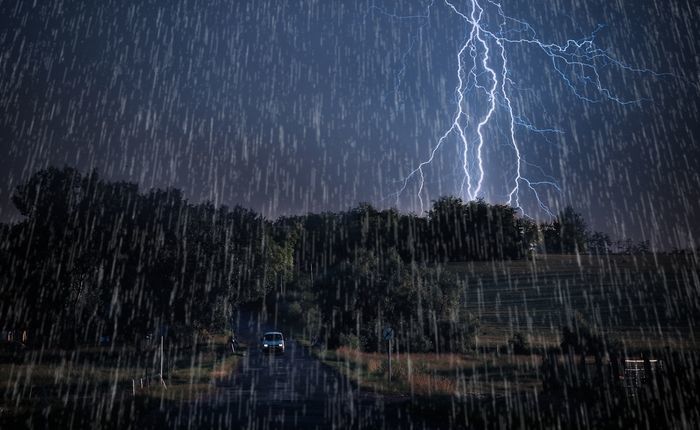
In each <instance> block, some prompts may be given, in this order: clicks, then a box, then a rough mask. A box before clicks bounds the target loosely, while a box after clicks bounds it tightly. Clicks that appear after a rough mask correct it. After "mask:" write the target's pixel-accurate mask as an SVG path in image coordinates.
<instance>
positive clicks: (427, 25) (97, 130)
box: [0, 0, 700, 248]
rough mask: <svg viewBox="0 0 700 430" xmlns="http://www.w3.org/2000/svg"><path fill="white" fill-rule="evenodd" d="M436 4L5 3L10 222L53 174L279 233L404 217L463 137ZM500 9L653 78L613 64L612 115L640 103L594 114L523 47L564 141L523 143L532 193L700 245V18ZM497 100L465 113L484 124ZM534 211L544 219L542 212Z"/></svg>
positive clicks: (533, 107) (668, 242)
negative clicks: (383, 210) (255, 216)
mask: <svg viewBox="0 0 700 430" xmlns="http://www.w3.org/2000/svg"><path fill="white" fill-rule="evenodd" d="M469 3H470V2H469V1H461V2H459V1H454V2H453V4H454V5H455V6H457V7H459V8H461V10H464V11H467V10H468V9H469ZM482 3H487V2H486V1H485V0H482ZM429 4H430V1H420V0H407V1H401V2H398V1H397V2H388V1H387V2H381V1H377V2H372V1H338V0H327V1H326V0H321V1H299V2H293V1H272V0H255V1H248V0H236V1H176V0H169V1H145V0H139V1H129V0H118V1H114V0H101V1H95V2H73V1H59V0H46V1H37V2H31V1H16V0H13V1H8V0H4V1H3V0H0V73H2V80H1V81H0V110H1V112H2V114H1V116H0V220H2V221H16V220H19V219H20V217H19V215H18V213H17V212H16V211H15V210H14V208H13V206H12V203H11V201H10V196H11V194H12V190H13V189H14V187H16V186H17V185H18V184H19V183H21V182H22V181H23V180H25V179H27V178H28V177H29V176H30V175H31V174H32V173H34V172H36V171H37V170H38V169H41V168H43V167H46V166H49V165H55V166H63V165H68V166H75V167H77V168H79V169H81V170H83V171H87V170H89V169H92V168H95V169H97V171H98V172H99V173H100V174H101V175H102V176H103V177H106V178H108V179H113V180H129V181H134V182H138V183H139V184H140V186H141V188H142V189H144V190H145V189H148V188H151V187H166V186H173V187H177V188H181V189H182V190H183V191H184V193H185V196H186V197H187V198H188V199H190V200H191V201H194V202H199V201H204V200H211V201H213V202H215V203H216V204H225V205H229V206H233V205H237V204H238V205H242V206H245V207H250V208H253V209H255V210H257V211H261V212H262V213H264V214H265V215H266V216H268V217H276V216H279V215H284V214H298V213H305V212H308V211H321V210H334V211H335V210H342V209H347V208H349V207H351V206H354V205H356V204H357V203H358V202H364V201H366V202H370V203H372V204H374V205H376V206H378V207H390V206H394V205H396V204H397V199H396V197H395V196H394V195H393V193H396V192H397V191H398V190H399V189H401V187H402V184H403V182H402V180H403V179H404V178H405V177H406V176H407V175H408V174H409V173H410V172H411V171H412V170H413V169H414V168H415V167H417V166H418V164H419V163H421V162H422V161H424V160H426V159H427V157H428V156H429V154H430V151H431V149H432V148H434V146H435V144H436V142H437V140H438V139H439V137H440V136H441V135H442V134H443V133H444V132H445V131H446V130H447V129H449V128H450V124H451V122H452V121H453V116H454V112H455V106H456V99H455V87H456V86H457V68H458V65H457V52H458V51H459V49H460V47H461V46H462V44H463V43H464V41H465V38H466V37H468V34H469V29H468V28H467V26H466V25H465V22H464V21H463V20H462V19H461V18H460V17H459V16H458V15H456V14H455V13H453V11H451V10H450V8H449V7H448V6H447V5H446V4H445V3H444V2H443V1H442V0H436V1H435V2H434V5H433V6H432V7H431V8H430V9H428V5H429ZM501 4H502V6H503V10H504V11H505V13H507V14H508V15H509V16H511V17H514V18H518V19H519V20H522V22H527V23H529V24H530V25H531V26H532V28H534V29H536V31H537V37H539V39H540V40H542V41H544V42H547V43H549V42H554V43H559V44H562V43H565V42H566V40H568V39H581V38H584V37H586V36H587V35H590V34H591V33H592V32H593V31H595V30H596V28H597V27H598V26H599V25H603V26H604V27H603V28H602V29H600V30H599V31H598V33H597V34H596V39H595V41H596V46H597V47H598V48H600V49H604V50H607V51H606V52H608V53H609V54H610V56H611V57H613V58H616V59H618V60H620V61H622V62H624V63H625V64H628V65H630V66H632V67H634V68H636V69H645V70H648V71H635V70H621V69H620V68H616V67H612V66H610V65H609V64H608V65H605V64H600V67H601V68H600V76H601V80H602V81H603V82H604V83H605V85H606V87H607V88H609V89H610V90H611V91H612V92H613V93H614V94H615V95H616V97H619V99H620V100H623V101H634V100H640V101H639V102H638V103H618V102H615V101H612V100H609V99H605V98H603V99H602V100H596V101H594V102H587V101H585V100H581V99H580V98H579V97H577V96H576V94H574V93H573V92H572V91H571V89H570V88H569V87H567V86H566V85H565V82H564V81H563V80H562V79H561V77H560V76H559V75H557V73H556V72H555V69H554V68H553V64H552V61H551V59H549V58H547V57H546V56H545V55H544V54H543V53H542V52H541V51H539V50H537V49H536V48H535V47H533V46H531V45H527V44H525V45H523V44H513V45H512V46H508V47H507V49H508V56H509V57H508V63H509V71H510V78H511V79H512V81H513V83H512V91H511V95H512V100H513V104H514V107H515V109H516V111H517V112H518V115H520V117H521V118H527V120H528V121H530V123H531V124H533V125H536V126H537V127H539V128H543V129H544V128H546V129H557V130H559V132H556V133H555V132H546V133H534V132H529V131H528V130H527V129H525V128H523V127H519V128H518V129H517V131H516V137H517V139H518V141H519V143H520V145H521V148H522V151H523V157H524V158H525V159H526V162H527V164H524V166H527V167H526V169H525V170H526V173H527V175H528V177H530V178H532V180H533V181H538V182H542V181H546V182H555V183H556V184H557V185H558V186H559V188H560V189H561V192H557V191H556V189H555V187H552V186H542V187H540V188H538V190H540V196H541V198H542V200H543V203H544V204H545V205H546V206H547V207H549V208H551V210H552V211H554V212H556V211H557V210H558V208H560V207H561V206H562V205H566V204H571V205H573V206H574V207H575V208H577V209H578V210H579V211H580V212H582V213H583V214H584V216H585V217H586V219H587V220H588V221H589V223H590V224H591V226H592V228H594V229H597V230H602V231H606V232H608V233H610V234H611V235H612V236H613V237H615V238H623V237H624V238H626V237H630V238H632V239H635V240H641V239H649V240H651V241H652V243H653V244H654V245H655V246H656V247H659V248H669V247H672V246H688V245H692V244H697V240H699V239H700V221H699V220H698V217H699V216H700V192H699V191H698V187H700V144H699V143H698V139H699V138H700V125H699V124H700V113H699V109H698V107H699V104H700V103H699V101H698V100H699V94H700V93H699V92H698V81H700V56H699V53H698V42H697V41H698V40H700V5H698V3H697V2H695V1H693V0H670V1H663V2H661V1H652V0H620V1H617V2H611V1H609V0H588V1H580V0H579V1H576V0H560V1H541V2H533V1H526V0H504V1H503V2H502V3H501ZM489 11H490V16H489V17H488V19H489V20H490V21H489V25H490V26H491V27H490V28H496V27H497V25H498V17H497V16H495V15H494V13H493V12H494V11H495V9H494V8H491V9H489ZM422 16H427V17H425V18H422ZM485 19H486V18H485ZM485 102H486V101H485V99H484V98H482V97H478V96H474V97H472V98H470V99H469V100H468V103H467V106H468V109H469V112H470V114H473V115H475V116H476V117H478V116H479V115H482V114H483V112H484V110H483V108H484V106H485V105H484V103H485ZM508 127H509V125H508V122H507V118H506V117H505V115H504V113H503V109H499V111H498V112H497V113H496V114H495V115H494V118H493V121H492V122H491V123H490V125H489V127H488V130H487V131H486V132H485V140H486V141H488V142H489V146H488V149H487V151H486V152H485V158H486V160H487V163H486V168H485V170H486V172H485V178H486V179H485V182H484V192H483V194H482V196H483V197H484V198H486V200H488V201H491V202H494V203H495V202H504V201H505V200H506V199H507V191H505V188H504V185H505V184H506V183H507V181H508V177H509V175H510V174H512V168H513V166H512V163H511V164H509V161H508V156H507V154H508V153H509V152H508V151H509V148H508V147H507V144H506V143H507V139H506V137H507V136H505V134H506V133H507V132H508ZM459 151H460V149H459V146H458V144H457V142H456V140H455V139H448V140H447V141H446V142H445V143H444V146H443V147H442V149H441V150H440V151H439V152H438V153H437V155H436V158H435V159H434V160H433V163H432V164H431V165H430V166H428V167H427V168H426V170H425V185H426V186H425V190H424V194H423V197H424V198H425V199H426V201H429V200H431V199H435V198H437V197H439V196H440V195H446V194H455V195H459V194H460V193H461V192H463V191H461V189H460V184H461V180H462V177H461V176H460V168H459V167H460V166H459V161H458V160H459ZM414 179H415V178H414ZM417 189H418V183H417V182H416V181H415V180H409V182H408V186H407V188H406V190H404V192H403V193H402V194H401V195H399V198H398V206H399V208H400V209H401V210H403V211H414V212H418V211H419V210H420V208H419V205H418V200H417V198H416V192H417ZM462 196H463V197H464V195H462ZM521 200H522V208H523V210H524V211H525V212H526V213H527V214H529V215H530V216H533V217H535V218H537V219H543V220H544V219H547V215H546V213H545V211H543V210H542V209H538V208H539V206H538V204H537V202H536V200H535V198H534V195H533V194H532V193H529V192H527V191H523V193H522V198H521Z"/></svg>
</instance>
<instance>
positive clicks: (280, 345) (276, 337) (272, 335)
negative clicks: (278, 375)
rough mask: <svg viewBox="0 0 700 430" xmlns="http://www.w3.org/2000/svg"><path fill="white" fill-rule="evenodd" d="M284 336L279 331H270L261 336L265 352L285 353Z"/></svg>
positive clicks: (261, 345) (261, 343)
mask: <svg viewBox="0 0 700 430" xmlns="http://www.w3.org/2000/svg"><path fill="white" fill-rule="evenodd" d="M284 347H285V345H284V336H283V335H282V333H280V332H278V331H268V332H267V333H265V334H264V335H263V336H262V337H261V338H260V349H262V351H263V352H275V353H279V354H284Z"/></svg>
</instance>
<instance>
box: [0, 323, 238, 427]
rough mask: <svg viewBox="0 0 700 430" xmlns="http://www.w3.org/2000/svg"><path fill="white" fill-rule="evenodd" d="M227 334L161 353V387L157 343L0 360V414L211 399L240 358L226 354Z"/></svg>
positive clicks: (38, 353)
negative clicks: (130, 402) (129, 401)
mask: <svg viewBox="0 0 700 430" xmlns="http://www.w3.org/2000/svg"><path fill="white" fill-rule="evenodd" d="M226 339H227V338H226V336H223V335H218V336H212V337H211V338H210V339H209V340H208V341H207V342H206V343H200V344H199V345H197V347H194V348H193V347H170V348H166V349H165V354H164V371H163V382H164V384H163V383H161V380H160V356H159V348H158V346H157V345H153V346H151V347H145V348H141V349H139V350H137V349H136V348H134V347H130V346H112V347H97V346H90V347H79V348H77V349H75V350H70V351H67V350H31V351H26V352H24V353H20V354H19V355H14V356H11V355H9V354H5V355H2V356H1V357H0V393H2V397H0V411H2V414H3V415H5V416H6V415H8V414H21V413H22V412H23V411H27V410H31V409H36V408H37V407H39V408H43V409H47V408H51V407H54V408H60V407H65V406H66V405H69V404H71V405H81V406H82V407H86V406H87V405H89V404H94V405H95V407H99V408H105V409H109V408H111V407H112V405H115V404H119V403H120V402H122V401H123V400H125V399H134V398H142V399H144V400H146V401H147V400H148V399H150V400H155V401H158V400H160V401H171V402H172V401H179V402H191V401H197V400H199V399H202V398H204V397H206V396H209V395H212V394H213V393H214V392H215V390H216V383H217V381H219V380H222V379H226V378H229V377H231V375H232V374H233V373H234V372H235V370H236V367H237V366H238V364H239V361H240V358H241V357H240V355H234V354H231V352H230V351H228V350H227V345H226Z"/></svg>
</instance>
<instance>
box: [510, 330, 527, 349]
mask: <svg viewBox="0 0 700 430" xmlns="http://www.w3.org/2000/svg"><path fill="white" fill-rule="evenodd" d="M508 346H509V349H510V350H511V351H512V352H513V354H529V353H530V344H529V343H528V342H527V339H526V338H525V335H523V334H522V333H520V332H519V331H517V332H515V333H514V334H513V337H511V338H510V339H509V340H508Z"/></svg>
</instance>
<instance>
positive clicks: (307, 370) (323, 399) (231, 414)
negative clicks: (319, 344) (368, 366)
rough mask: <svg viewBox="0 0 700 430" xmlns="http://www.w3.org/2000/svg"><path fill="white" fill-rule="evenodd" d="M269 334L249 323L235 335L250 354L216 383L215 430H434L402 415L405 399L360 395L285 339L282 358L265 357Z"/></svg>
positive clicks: (302, 348) (267, 329)
mask: <svg viewBox="0 0 700 430" xmlns="http://www.w3.org/2000/svg"><path fill="white" fill-rule="evenodd" d="M272 329H273V327H270V326H268V325H265V324H263V325H261V324H257V321H255V320H252V321H250V322H249V324H247V326H246V327H242V328H241V330H239V339H241V340H243V341H244V342H245V343H247V345H248V350H247V353H246V355H245V356H244V357H243V362H242V364H241V367H240V368H239V369H238V372H237V373H236V374H235V375H234V376H233V377H232V378H230V379H229V380H227V381H223V382H221V383H220V384H219V386H218V388H219V390H218V392H219V395H218V396H217V397H216V399H212V402H213V403H212V404H210V406H212V407H213V408H214V409H215V410H217V412H218V415H219V416H222V417H223V418H221V419H219V420H218V421H219V423H217V425H216V426H217V427H218V426H221V427H228V428H246V429H260V430H263V429H292V428H294V429H296V428H299V429H343V428H355V429H360V428H362V429H364V428H372V429H374V428H380V429H381V428H386V429H396V428H427V427H432V426H430V425H428V426H426V425H425V423H421V422H420V421H421V420H415V419H411V418H410V417H408V416H406V413H405V409H406V403H407V402H406V401H405V400H401V401H397V400H396V399H387V398H384V397H382V396H378V395H375V394H372V393H363V392H361V391H360V390H358V389H357V388H356V387H354V386H353V385H352V384H351V383H350V381H349V380H348V379H347V378H345V377H343V376H341V375H340V374H339V373H338V372H337V371H335V370H333V369H332V368H330V367H328V366H326V365H324V364H322V363H321V362H320V361H319V360H317V359H316V358H315V357H313V355H312V354H311V353H310V352H309V351H308V349H307V348H305V347H303V346H302V345H299V344H298V343H297V342H296V341H294V339H286V351H285V353H284V354H278V355H276V354H268V353H263V352H262V351H261V350H260V349H259V347H258V341H257V340H258V339H259V338H260V335H261V334H262V333H264V332H265V331H269V330H272ZM275 329H276V328H275ZM281 331H282V332H283V333H284V331H283V330H281ZM205 409H206V407H205Z"/></svg>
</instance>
